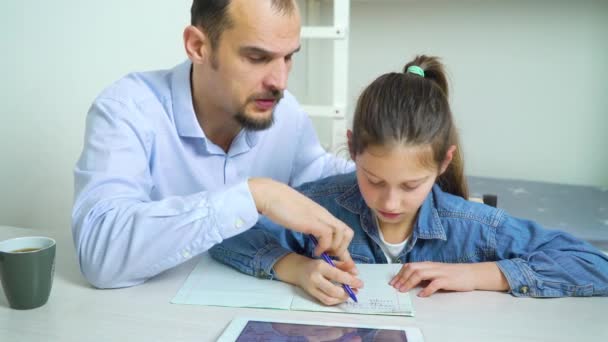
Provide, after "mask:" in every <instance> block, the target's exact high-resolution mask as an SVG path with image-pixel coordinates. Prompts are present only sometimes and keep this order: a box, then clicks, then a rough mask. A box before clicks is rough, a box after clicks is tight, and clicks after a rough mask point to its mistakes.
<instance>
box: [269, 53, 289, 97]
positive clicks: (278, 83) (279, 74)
mask: <svg viewBox="0 0 608 342" xmlns="http://www.w3.org/2000/svg"><path fill="white" fill-rule="evenodd" d="M288 76H289V67H288V65H287V63H286V62H285V61H284V60H282V59H279V60H277V61H275V62H274V63H272V64H271V69H270V72H269V73H268V75H267V77H266V80H265V82H264V83H265V84H264V85H265V86H266V87H267V88H270V89H272V90H280V91H283V90H285V88H287V78H288Z"/></svg>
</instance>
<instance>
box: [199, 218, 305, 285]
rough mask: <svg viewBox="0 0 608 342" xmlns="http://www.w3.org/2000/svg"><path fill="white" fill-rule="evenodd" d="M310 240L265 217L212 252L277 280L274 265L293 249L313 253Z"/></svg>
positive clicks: (239, 267)
mask: <svg viewBox="0 0 608 342" xmlns="http://www.w3.org/2000/svg"><path fill="white" fill-rule="evenodd" d="M307 240H308V239H306V238H305V237H304V236H303V234H301V233H298V232H293V231H291V230H288V229H284V228H283V227H281V226H279V225H277V224H275V223H274V222H272V221H270V220H269V219H267V218H264V217H263V218H262V219H260V220H259V221H258V223H257V224H256V225H255V226H254V227H253V228H251V229H249V230H247V231H245V232H243V233H241V234H239V235H236V236H234V237H232V238H230V239H227V240H224V241H223V242H222V243H220V244H218V245H215V246H214V247H212V248H211V249H210V250H209V254H211V256H212V257H213V258H214V259H216V260H217V261H219V262H221V263H224V264H226V265H228V266H231V267H233V268H235V269H236V270H238V271H240V272H242V273H245V274H248V275H252V276H255V277H258V278H265V279H273V278H275V277H276V274H275V272H274V271H273V266H274V264H275V263H276V262H277V261H278V260H279V259H281V258H282V257H284V256H285V255H287V254H289V253H292V252H295V253H301V254H305V255H308V254H310V253H312V249H313V248H314V247H313V246H312V244H311V243H310V242H309V241H307Z"/></svg>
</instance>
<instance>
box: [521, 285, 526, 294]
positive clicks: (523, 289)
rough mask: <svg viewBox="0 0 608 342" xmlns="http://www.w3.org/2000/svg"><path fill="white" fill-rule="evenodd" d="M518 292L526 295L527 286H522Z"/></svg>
mask: <svg viewBox="0 0 608 342" xmlns="http://www.w3.org/2000/svg"><path fill="white" fill-rule="evenodd" d="M519 292H521V293H523V294H526V293H528V287H527V286H522V287H520V288H519Z"/></svg>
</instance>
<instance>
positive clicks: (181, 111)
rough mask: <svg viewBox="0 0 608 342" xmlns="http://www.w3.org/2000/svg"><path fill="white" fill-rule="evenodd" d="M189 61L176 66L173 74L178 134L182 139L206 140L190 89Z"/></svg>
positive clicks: (172, 96)
mask: <svg viewBox="0 0 608 342" xmlns="http://www.w3.org/2000/svg"><path fill="white" fill-rule="evenodd" d="M191 69H192V62H190V61H189V60H188V61H186V62H184V63H182V64H180V65H178V66H176V67H175V68H174V69H173V72H172V73H171V101H172V103H173V117H174V118H175V126H176V128H177V133H178V134H179V135H180V136H182V137H192V138H205V133H204V132H203V130H202V129H201V126H200V125H199V123H198V120H197V119H196V113H195V112H194V105H193V103H192V88H191V87H190V70H191Z"/></svg>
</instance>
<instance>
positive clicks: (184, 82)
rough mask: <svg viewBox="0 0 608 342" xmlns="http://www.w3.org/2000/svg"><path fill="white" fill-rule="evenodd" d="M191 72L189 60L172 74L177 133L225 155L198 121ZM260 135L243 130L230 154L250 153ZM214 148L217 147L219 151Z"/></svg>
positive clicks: (209, 149) (177, 67) (172, 94)
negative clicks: (209, 138) (202, 142)
mask: <svg viewBox="0 0 608 342" xmlns="http://www.w3.org/2000/svg"><path fill="white" fill-rule="evenodd" d="M191 70H192V62H190V61H189V60H187V61H185V62H184V63H182V64H180V65H178V66H176V67H175V68H174V69H173V70H172V72H171V81H170V87H171V101H172V106H173V117H174V119H175V126H176V129H177V133H178V134H179V136H181V137H187V138H200V139H203V141H204V143H205V146H206V147H207V150H208V151H209V152H211V153H213V152H218V153H220V154H223V151H221V149H220V148H219V147H217V146H215V144H213V143H212V142H211V141H209V140H208V139H207V137H206V136H205V132H203V130H202V129H201V126H200V125H199V123H198V120H197V119H196V113H195V112H194V105H193V102H192V88H191V83H190V73H191ZM260 134H261V132H256V131H248V130H241V132H240V133H239V134H238V135H237V136H236V137H235V138H234V142H233V145H232V146H231V147H230V149H231V151H230V154H231V155H237V154H241V153H244V152H247V151H249V149H251V148H253V147H254V146H255V145H256V144H257V142H258V140H259V138H260V137H259V135H260ZM212 146H213V147H212ZM214 147H217V149H216V148H214ZM215 150H218V151H215ZM220 151H221V152H220Z"/></svg>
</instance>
